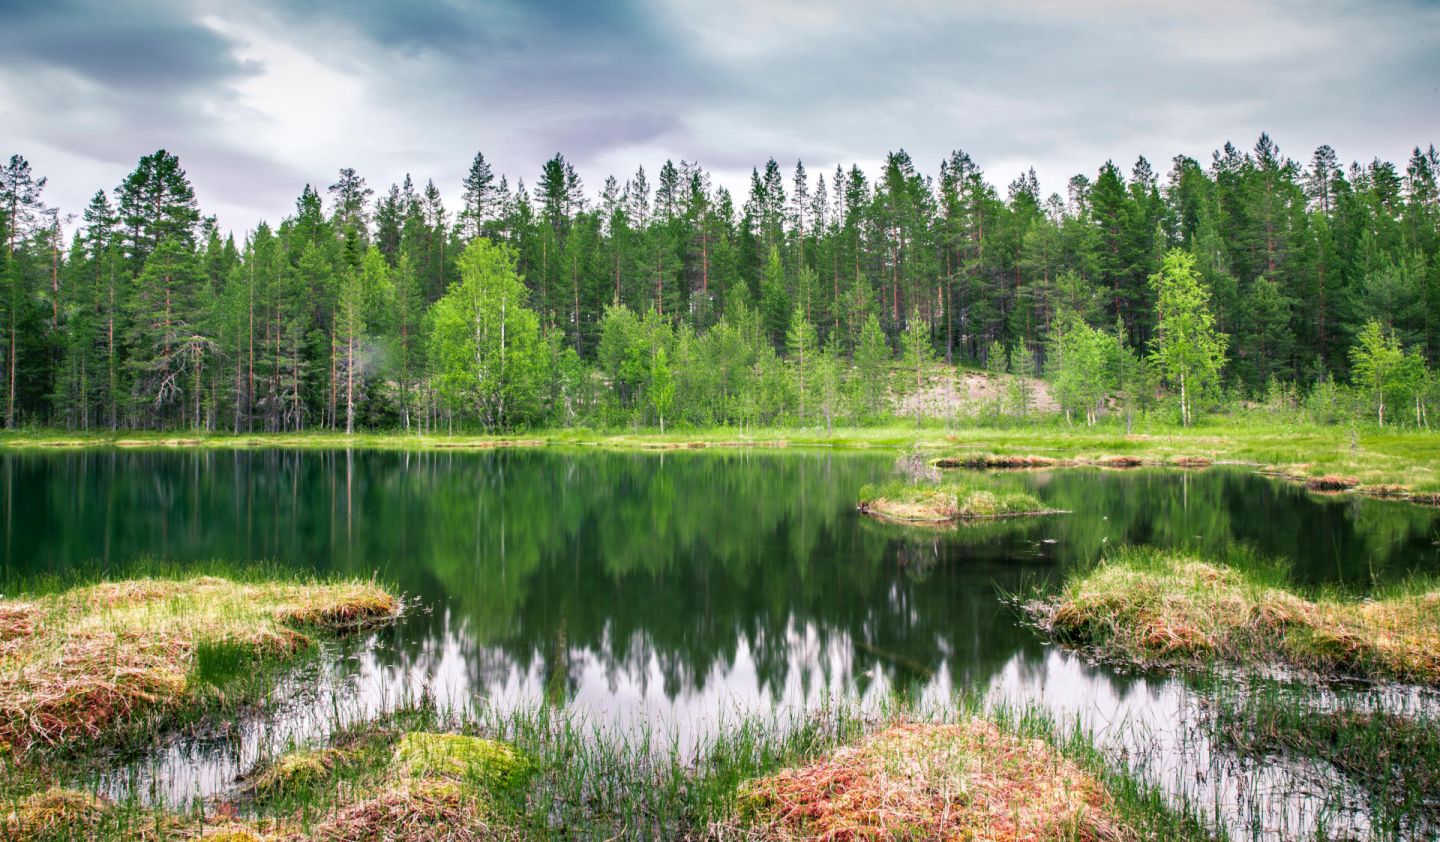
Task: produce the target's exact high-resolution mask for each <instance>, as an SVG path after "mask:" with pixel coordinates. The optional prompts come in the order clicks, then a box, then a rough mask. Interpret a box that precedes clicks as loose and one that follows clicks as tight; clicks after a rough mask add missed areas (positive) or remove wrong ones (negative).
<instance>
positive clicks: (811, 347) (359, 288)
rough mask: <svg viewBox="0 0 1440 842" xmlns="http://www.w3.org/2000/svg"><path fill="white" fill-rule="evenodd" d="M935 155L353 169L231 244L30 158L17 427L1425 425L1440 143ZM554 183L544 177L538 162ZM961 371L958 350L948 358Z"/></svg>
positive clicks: (16, 227) (125, 193) (13, 161)
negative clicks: (84, 199)
mask: <svg viewBox="0 0 1440 842" xmlns="http://www.w3.org/2000/svg"><path fill="white" fill-rule="evenodd" d="M938 163H939V165H938V168H937V169H935V170H933V171H928V170H927V169H926V168H924V167H923V166H922V165H921V164H919V163H917V162H915V161H912V160H911V158H910V157H909V156H908V155H907V154H906V153H905V152H903V151H900V152H894V153H891V154H889V155H888V156H887V157H886V159H885V163H884V166H883V167H882V168H880V169H879V170H878V171H874V172H865V171H864V170H862V169H861V168H859V167H858V166H852V167H849V168H846V167H836V168H835V170H834V171H832V172H822V173H810V172H807V171H806V169H805V167H804V166H803V165H802V164H798V163H797V164H796V165H795V167H794V168H793V170H787V169H782V168H781V166H780V165H779V164H778V163H777V162H776V161H774V160H771V161H768V162H767V163H766V164H765V165H764V166H763V167H761V168H758V169H756V170H755V171H754V172H753V174H752V176H751V179H750V186H749V190H748V192H747V193H746V194H745V195H744V196H734V195H732V194H731V193H730V192H729V191H727V190H726V189H724V188H723V187H719V186H717V185H716V184H714V183H713V182H712V179H711V177H710V175H709V174H708V173H707V172H706V171H705V170H704V169H702V168H701V167H700V166H698V165H696V164H692V163H689V162H685V161H681V162H679V163H678V164H676V163H672V162H670V161H667V162H665V163H664V164H663V166H661V167H660V168H659V170H658V171H656V172H654V173H653V175H652V174H649V173H647V172H646V171H645V170H644V169H643V168H642V169H640V170H638V171H637V172H635V173H634V174H633V175H632V176H630V177H628V178H626V179H624V180H621V179H617V178H616V177H613V176H612V177H608V178H606V179H605V180H604V181H603V183H601V184H599V185H598V189H595V188H596V185H595V184H593V183H592V184H588V185H587V184H586V183H585V182H583V181H582V179H581V176H580V174H579V173H578V172H577V171H576V170H575V168H574V167H573V166H572V165H571V164H569V163H567V161H566V160H565V158H564V157H562V156H561V155H559V154H557V155H555V157H553V158H551V159H550V160H548V161H546V162H544V164H543V165H542V166H541V167H540V168H539V171H538V173H536V174H535V177H534V178H533V180H529V181H528V183H527V180H526V179H524V178H520V177H517V178H515V179H514V180H511V179H510V178H508V177H506V176H504V175H500V174H497V173H495V172H494V171H493V170H492V168H491V166H490V165H489V164H488V163H487V161H486V160H485V158H484V156H483V155H481V154H477V155H476V156H475V158H474V160H473V163H472V164H471V165H470V167H469V170H468V173H467V174H466V175H465V177H464V179H463V188H464V189H463V202H462V204H461V205H460V206H459V207H451V208H447V207H446V206H445V204H444V203H443V202H442V200H441V191H440V190H439V189H438V188H437V186H436V184H435V182H434V181H426V182H425V183H424V184H423V185H420V184H418V183H417V182H416V181H414V180H412V179H411V177H410V176H406V177H405V179H404V181H403V182H402V183H400V184H395V185H391V186H390V187H389V188H388V189H383V190H380V191H379V192H377V191H376V190H375V189H374V188H372V187H371V186H370V185H369V184H368V183H367V182H366V180H365V178H364V177H362V176H361V175H360V174H359V173H357V172H355V171H354V170H352V169H342V170H340V171H339V174H338V177H337V178H336V179H335V182H334V183H333V184H330V185H328V186H324V185H322V186H320V187H315V186H305V187H304V189H303V191H302V192H301V193H300V196H299V198H298V199H297V200H296V203H295V208H294V211H293V212H292V213H291V214H290V215H289V216H288V217H286V218H285V219H283V220H281V221H280V222H279V223H278V224H277V225H271V224H265V223H262V224H260V225H259V226H258V227H256V228H255V229H254V230H253V231H249V232H247V233H245V235H244V236H243V237H235V236H229V235H226V234H224V233H222V231H223V230H224V229H222V227H221V224H220V222H219V221H217V220H216V219H215V218H214V217H210V216H206V215H205V213H204V211H203V209H202V208H201V207H200V205H199V203H198V200H197V197H196V194H195V190H194V189H193V187H192V185H191V183H190V181H189V179H188V178H187V176H186V173H185V170H184V169H183V167H182V164H181V161H180V160H178V159H177V157H176V156H174V155H172V154H170V153H168V152H166V151H164V150H161V151H158V152H155V153H154V154H153V155H147V156H145V157H144V158H142V159H141V160H140V161H139V163H138V165H137V166H136V167H135V169H134V171H133V172H132V173H131V174H130V175H128V176H127V177H126V178H125V179H124V180H123V181H122V182H121V183H120V184H119V185H116V186H114V187H113V188H111V189H101V190H98V191H97V192H96V193H95V195H94V198H93V199H92V200H91V201H90V203H89V205H88V206H87V207H85V208H83V209H80V210H81V212H80V213H78V214H76V213H74V211H75V210H77V209H68V208H55V207H51V206H49V205H48V204H47V202H46V197H45V186H46V178H45V176H46V175H52V176H54V177H62V176H63V174H42V173H36V172H33V171H32V169H31V167H30V165H29V164H28V163H27V161H26V160H25V158H24V157H22V156H20V155H15V156H12V157H11V158H10V159H9V161H8V164H6V165H5V167H4V168H3V174H0V235H3V241H4V246H3V250H0V342H3V352H4V353H3V362H0V372H3V385H0V396H3V407H0V409H3V422H4V425H5V426H6V427H9V428H14V427H18V426H46V427H54V428H64V429H69V430H108V429H141V428H144V429H204V430H214V431H236V432H246V431H254V432H258V431H295V430H311V429H319V428H324V429H340V430H351V429H361V428H364V429H404V430H430V429H438V430H451V429H457V428H463V429H484V430H492V431H498V430H513V429H520V428H528V427H561V426H572V425H584V426H592V427H617V426H627V425H641V426H647V427H649V426H659V427H661V428H662V429H663V428H665V427H667V426H672V427H673V426H676V425H691V426H696V427H708V426H715V425H740V426H763V425H780V424H787V425H801V426H819V425H825V426H831V425H858V424H865V423H871V422H875V421H880V420H884V419H886V418H889V417H892V416H893V414H894V413H895V412H896V408H897V406H898V404H896V403H895V402H894V401H895V398H896V396H898V395H903V394H904V393H906V392H907V391H912V390H916V389H920V388H925V387H926V384H930V383H933V379H934V377H935V372H937V371H939V372H942V373H943V372H954V371H957V370H959V368H958V367H963V368H980V369H985V370H988V371H989V372H991V373H992V374H993V375H995V376H996V377H999V378H1002V379H1007V380H1008V381H1010V382H1011V384H1012V389H1011V391H1012V392H1014V393H1015V395H1014V400H1008V399H1007V400H1006V401H1005V402H1004V404H1003V405H1001V404H999V403H998V402H997V404H996V405H995V406H994V407H988V408H987V407H978V406H977V407H971V408H961V411H968V412H972V413H974V414H976V415H979V414H981V413H984V412H987V411H993V412H995V413H1010V414H1024V413H1026V412H1028V411H1029V409H1030V404H1029V398H1028V396H1027V394H1026V392H1027V390H1028V389H1029V388H1030V387H1029V386H1028V385H1027V384H1029V383H1033V382H1035V381H1034V380H1033V378H1045V379H1046V380H1048V381H1049V388H1050V389H1051V390H1052V393H1053V395H1054V397H1055V400H1056V401H1057V402H1058V405H1059V406H1060V408H1061V409H1062V410H1063V411H1064V412H1065V414H1066V416H1067V417H1068V418H1070V419H1071V422H1072V423H1076V424H1079V423H1096V422H1097V421H1098V420H1099V419H1100V418H1102V417H1105V416H1113V415H1116V414H1117V412H1118V411H1120V410H1123V411H1125V412H1132V411H1140V412H1149V411H1157V412H1169V413H1173V414H1174V415H1173V417H1174V418H1175V419H1176V420H1178V421H1181V422H1182V423H1190V422H1191V421H1192V420H1193V419H1194V418H1195V417H1196V416H1197V415H1198V414H1200V413H1204V412H1207V411H1213V410H1216V409H1223V408H1225V407H1233V406H1238V405H1242V404H1244V403H1247V402H1265V403H1269V404H1271V405H1286V406H1291V407H1294V408H1297V409H1304V408H1307V407H1308V408H1309V409H1310V410H1311V413H1312V415H1314V417H1315V419H1316V420H1322V421H1337V420H1341V419H1342V418H1346V419H1348V418H1350V417H1360V418H1364V419H1368V420H1369V421H1372V422H1375V423H1380V424H1387V425H1388V424H1396V423H1399V424H1407V425H1426V424H1427V419H1426V414H1427V407H1428V405H1429V403H1430V402H1431V401H1432V400H1434V398H1435V397H1436V394H1435V393H1436V391H1437V384H1436V379H1435V378H1434V377H1433V376H1432V374H1431V369H1432V368H1433V367H1434V365H1435V363H1436V360H1437V355H1440V187H1437V179H1440V155H1437V153H1436V150H1435V147H1434V146H1433V145H1432V146H1429V147H1428V148H1423V149H1422V148H1420V147H1416V149H1415V151H1414V154H1413V155H1412V156H1411V158H1410V159H1409V160H1408V161H1406V162H1404V164H1403V165H1397V164H1394V163H1390V162H1386V161H1381V160H1378V159H1377V160H1372V161H1370V162H1368V163H1359V162H1357V163H1351V164H1349V165H1346V164H1343V163H1342V161H1341V159H1340V158H1339V156H1338V154H1337V153H1336V152H1335V151H1334V150H1333V149H1331V148H1330V147H1328V146H1322V147H1320V148H1319V149H1317V150H1315V151H1314V153H1313V154H1311V155H1309V156H1306V157H1305V158H1303V159H1301V160H1297V159H1292V158H1290V157H1287V156H1286V155H1284V154H1283V153H1282V152H1281V151H1280V149H1279V148H1278V147H1277V146H1276V144H1275V143H1274V142H1273V141H1272V140H1271V139H1270V138H1269V137H1268V136H1266V135H1261V136H1260V138H1259V140H1258V142H1256V143H1255V144H1254V146H1253V148H1251V149H1250V150H1248V151H1246V150H1244V149H1241V148H1238V147H1235V146H1232V145H1230V144H1226V145H1225V146H1224V148H1223V149H1221V150H1219V151H1217V152H1215V153H1214V155H1213V156H1212V157H1211V159H1210V160H1209V161H1203V162H1202V161H1196V160H1194V159H1191V158H1188V157H1184V156H1177V157H1175V158H1174V159H1173V160H1172V161H1171V162H1170V163H1169V165H1168V167H1167V168H1165V169H1164V171H1157V169H1156V168H1155V167H1154V166H1153V165H1152V164H1151V163H1150V162H1148V161H1146V160H1145V159H1144V158H1141V159H1139V160H1138V161H1136V162H1135V163H1134V164H1133V166H1130V167H1129V168H1128V170H1127V169H1126V168H1123V167H1122V166H1120V165H1117V164H1116V163H1114V162H1108V161H1107V162H1105V163H1104V164H1103V165H1102V166H1100V167H1099V169H1098V170H1097V171H1096V172H1095V173H1093V174H1088V175H1077V176H1075V177H1073V178H1071V179H1070V180H1069V183H1068V188H1067V191H1066V194H1065V195H1060V194H1051V195H1048V196H1047V195H1043V194H1042V192H1041V190H1040V188H1039V183H1038V180H1037V177H1036V174H1035V172H1034V171H1033V170H1031V171H1028V172H1024V173H1021V174H1020V175H1019V176H1018V177H1016V178H1015V179H1014V180H1013V181H1010V182H1009V183H1008V184H1005V185H1004V186H1003V187H1000V186H998V185H997V183H996V181H995V180H994V179H992V178H990V177H988V176H987V174H985V173H983V172H982V171H981V170H980V169H979V168H978V167H977V165H976V164H975V162H974V161H972V160H971V159H970V157H969V156H967V155H966V154H965V153H963V152H955V153H953V154H952V155H950V156H949V157H948V158H946V159H945V160H943V161H940V162H938ZM527 175H528V174H527ZM942 363H944V364H949V365H950V366H952V368H944V367H942V365H941V364H942Z"/></svg>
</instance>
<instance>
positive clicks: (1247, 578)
mask: <svg viewBox="0 0 1440 842" xmlns="http://www.w3.org/2000/svg"><path fill="white" fill-rule="evenodd" d="M1026 607H1027V610H1028V612H1029V613H1030V615H1031V617H1032V619H1034V620H1036V621H1037V623H1038V624H1039V625H1040V627H1041V628H1042V629H1043V630H1045V631H1046V632H1048V633H1049V634H1050V635H1052V636H1054V637H1055V638H1056V639H1058V640H1059V641H1061V642H1063V643H1067V644H1071V645H1075V646H1079V647H1082V648H1085V649H1088V650H1091V651H1093V652H1094V653H1096V654H1098V655H1100V656H1102V657H1107V658H1111V659H1116V660H1121V661H1128V662H1131V663H1135V664H1138V665H1142V666H1161V667H1176V666H1195V665H1199V664H1202V663H1207V662H1213V661H1217V660H1221V661H1230V662H1236V663H1244V664H1263V663H1267V662H1270V661H1273V660H1275V659H1277V658H1278V659H1281V660H1283V661H1285V662H1287V663H1288V664H1290V665H1292V666H1295V667H1299V668H1302V669H1305V670H1309V671H1313V672H1315V673H1319V674H1322V675H1349V676H1355V677H1360V678H1367V679H1385V680H1395V681H1401V682H1409V683H1415V684H1425V685H1436V684H1440V584H1437V583H1436V582H1434V581H1431V580H1427V579H1412V580H1410V581H1409V582H1406V583H1403V584H1400V585H1396V586H1393V587H1391V588H1390V589H1388V590H1386V591H1384V592H1381V593H1378V594H1374V595H1372V596H1370V597H1367V598H1363V599H1362V598H1356V597H1353V596H1347V595H1343V594H1333V593H1332V594H1320V595H1317V596H1315V597H1313V598H1309V597H1306V596H1303V595H1301V594H1299V593H1297V592H1295V591H1293V590H1291V589H1289V588H1287V587H1286V586H1285V585H1284V580H1283V576H1282V575H1281V573H1280V572H1279V571H1277V570H1276V569H1275V568H1274V567H1272V566H1269V565H1266V564H1264V563H1261V562H1258V561H1253V560H1252V561H1250V562H1247V563H1242V564H1239V565H1224V564H1218V563H1212V562H1208V561H1204V560H1201V559H1198V558H1195V557H1193V556H1190V555H1187V554H1185V553H1182V552H1176V551H1166V550H1158V549H1153V548H1149V547H1134V548H1125V549H1121V550H1119V551H1118V552H1116V553H1114V554H1112V555H1111V557H1109V558H1107V559H1105V560H1103V561H1102V562H1100V563H1099V564H1098V565H1096V566H1095V567H1094V568H1092V569H1090V570H1088V571H1085V572H1083V573H1081V574H1079V575H1078V576H1075V577H1073V578H1071V579H1070V580H1069V581H1067V582H1066V583H1065V584H1064V586H1063V587H1062V589H1061V591H1060V592H1059V593H1058V594H1057V595H1056V596H1054V597H1052V598H1049V599H1037V600H1034V601H1031V602H1030V603H1028V605H1027V606H1026Z"/></svg>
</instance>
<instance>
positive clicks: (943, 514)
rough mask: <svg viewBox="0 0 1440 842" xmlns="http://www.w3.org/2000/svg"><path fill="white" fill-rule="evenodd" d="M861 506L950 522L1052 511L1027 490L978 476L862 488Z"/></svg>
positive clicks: (880, 513)
mask: <svg viewBox="0 0 1440 842" xmlns="http://www.w3.org/2000/svg"><path fill="white" fill-rule="evenodd" d="M858 508H859V510H860V511H861V512H862V513H864V514H867V515H871V516H873V517H878V518H882V519H886V520H894V521H900V522H904V523H949V522H952V521H959V520H986V519H994V518H1006V517H1020V516H1023V515H1042V514H1052V513H1054V510H1053V509H1048V508H1046V506H1045V504H1044V503H1042V502H1040V499H1039V498H1037V497H1036V496H1035V495H1033V494H1030V493H1029V492H1026V491H1018V490H1006V489H1003V488H999V487H996V486H994V485H990V484H984V483H981V482H979V481H977V480H953V479H952V480H941V481H940V482H918V483H912V482H906V481H904V480H893V481H891V482H886V483H882V484H878V485H874V484H872V485H866V486H865V487H863V488H861V489H860V494H859V504H858Z"/></svg>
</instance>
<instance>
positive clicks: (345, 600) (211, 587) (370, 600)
mask: <svg viewBox="0 0 1440 842" xmlns="http://www.w3.org/2000/svg"><path fill="white" fill-rule="evenodd" d="M398 610H399V603H398V601H397V600H396V598H395V597H394V596H392V595H390V594H389V593H387V592H386V591H385V590H384V589H383V588H381V587H380V586H379V585H377V584H375V583H373V582H365V581H349V582H338V583H319V582H266V581H233V580H230V579H224V578H219V577H213V576H195V577H190V578H141V579H131V580H126V581H121V582H102V583H98V584H93V585H85V586H76V587H72V588H69V589H65V590H58V591H55V592H49V593H43V592H42V593H38V594H36V595H34V596H27V597H20V598H14V599H6V600H3V601H0V750H3V751H6V752H15V753H17V754H19V755H21V756H22V758H23V756H24V755H25V754H27V753H28V752H31V751H32V750H35V749H49V748H61V749H83V748H88V747H93V746H94V745H97V744H103V743H107V742H115V741H118V740H119V739H120V738H121V737H122V736H123V734H124V733H125V732H126V731H128V730H133V729H136V728H143V727H144V726H146V725H149V724H153V723H154V722H155V721H156V720H160V719H164V718H166V717H167V716H176V715H180V714H182V713H184V712H185V711H187V710H191V709H194V708H196V707H203V706H204V705H205V704H206V703H207V702H211V701H214V700H216V699H220V698H223V697H224V694H225V693H226V691H227V689H229V687H230V685H232V684H234V683H235V680H236V679H237V678H240V677H242V676H248V675H251V674H254V673H256V672H261V671H263V670H264V669H265V668H266V667H267V665H271V664H274V663H277V662H283V661H285V660H286V659H289V658H291V657H292V656H294V655H296V654H298V653H300V652H302V651H304V650H306V649H308V648H310V647H311V646H312V645H313V644H314V642H315V639H314V637H313V636H312V634H311V632H312V631H315V630H320V631H339V630H345V629H351V628H355V627H358V626H363V625H367V624H370V623H375V622H384V621H386V620H389V619H391V618H393V617H394V616H395V615H396V613H397V611H398Z"/></svg>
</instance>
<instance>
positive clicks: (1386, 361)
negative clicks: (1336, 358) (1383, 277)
mask: <svg viewBox="0 0 1440 842" xmlns="http://www.w3.org/2000/svg"><path fill="white" fill-rule="evenodd" d="M1350 361H1351V364H1352V365H1353V366H1354V378H1355V384H1356V385H1357V386H1359V387H1360V388H1361V389H1363V390H1364V391H1365V392H1366V394H1367V395H1369V398H1370V404H1371V406H1372V407H1373V408H1374V411H1375V418H1376V423H1378V424H1379V425H1380V426H1381V427H1383V426H1385V409H1386V405H1387V403H1388V404H1389V405H1390V406H1392V407H1393V406H1397V405H1398V406H1403V405H1404V404H1405V402H1406V401H1409V400H1413V401H1414V404H1415V423H1416V426H1420V425H1421V424H1422V423H1423V419H1424V410H1423V400H1424V394H1425V391H1426V385H1427V381H1428V380H1429V373H1428V372H1427V371H1426V369H1425V360H1424V358H1423V357H1421V356H1420V354H1419V352H1418V351H1409V352H1407V351H1405V350H1404V349H1403V348H1401V347H1400V340H1399V339H1397V338H1396V336H1395V332H1394V331H1393V330H1387V329H1386V328H1385V327H1384V326H1383V325H1381V324H1380V322H1379V321H1377V320H1375V319H1371V320H1370V321H1368V322H1366V323H1365V327H1364V329H1362V330H1361V331H1360V335H1359V336H1357V337H1356V341H1355V346H1354V347H1353V348H1351V349H1350Z"/></svg>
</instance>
